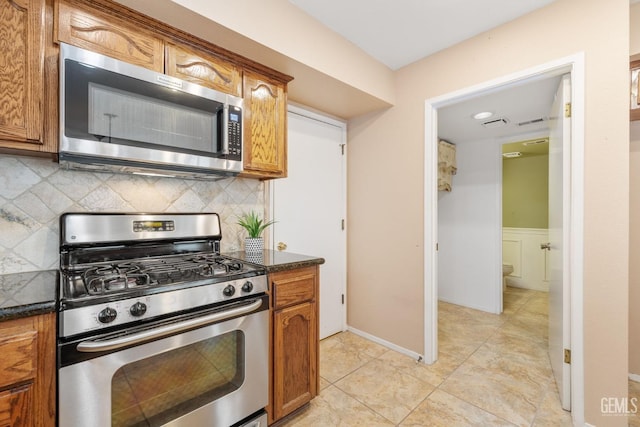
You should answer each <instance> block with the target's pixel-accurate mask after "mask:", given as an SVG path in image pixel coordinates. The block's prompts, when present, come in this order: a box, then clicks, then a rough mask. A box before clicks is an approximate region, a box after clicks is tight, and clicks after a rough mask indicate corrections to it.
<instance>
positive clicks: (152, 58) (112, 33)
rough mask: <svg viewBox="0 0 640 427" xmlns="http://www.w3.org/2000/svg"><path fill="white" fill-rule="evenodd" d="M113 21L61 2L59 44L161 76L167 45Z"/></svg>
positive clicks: (59, 7) (59, 9)
mask: <svg viewBox="0 0 640 427" xmlns="http://www.w3.org/2000/svg"><path fill="white" fill-rule="evenodd" d="M134 28H135V27H132V24H129V25H127V24H126V23H124V22H122V21H120V20H118V19H117V18H114V17H108V18H107V17H103V16H102V15H100V14H99V13H98V12H93V11H88V10H85V9H81V8H78V7H77V6H75V5H74V6H71V5H69V4H68V3H65V2H60V3H59V5H58V40H59V41H61V42H65V43H68V44H71V45H74V46H78V47H81V48H84V49H87V50H90V51H93V52H98V53H101V54H103V55H106V56H109V57H112V58H116V59H120V60H122V61H125V62H128V63H130V64H134V65H139V66H141V67H145V68H149V69H151V70H154V71H157V72H159V73H162V72H163V71H164V44H163V41H162V40H161V39H159V38H156V37H154V36H153V35H152V34H151V33H147V32H145V31H136V30H135V29H134Z"/></svg>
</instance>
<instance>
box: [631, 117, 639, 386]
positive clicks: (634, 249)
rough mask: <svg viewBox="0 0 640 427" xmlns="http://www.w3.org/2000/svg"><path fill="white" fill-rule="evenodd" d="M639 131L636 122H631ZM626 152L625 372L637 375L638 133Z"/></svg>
mask: <svg viewBox="0 0 640 427" xmlns="http://www.w3.org/2000/svg"><path fill="white" fill-rule="evenodd" d="M634 126H636V127H637V128H638V129H637V131H636V132H638V134H640V123H635V124H634ZM638 136H639V138H637V139H633V140H632V141H631V143H630V151H631V153H630V155H629V164H630V170H629V184H630V189H629V213H630V215H629V239H630V241H629V260H630V262H629V373H631V374H634V375H640V303H639V302H640V263H639V262H638V260H639V259H640V135H638Z"/></svg>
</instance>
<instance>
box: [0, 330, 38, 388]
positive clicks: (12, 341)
mask: <svg viewBox="0 0 640 427" xmlns="http://www.w3.org/2000/svg"><path fill="white" fill-rule="evenodd" d="M2 332H4V331H2ZM36 336H37V332H36V331H26V332H20V333H17V334H14V335H5V336H3V337H1V338H0V354H1V355H2V357H1V358H0V388H2V387H6V386H9V385H11V384H15V383H18V382H21V381H26V380H30V379H32V378H34V376H35V366H36V363H35V362H36Z"/></svg>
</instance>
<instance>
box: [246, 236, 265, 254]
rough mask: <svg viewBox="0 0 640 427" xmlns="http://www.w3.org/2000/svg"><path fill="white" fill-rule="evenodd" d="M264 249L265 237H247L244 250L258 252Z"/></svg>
mask: <svg viewBox="0 0 640 427" xmlns="http://www.w3.org/2000/svg"><path fill="white" fill-rule="evenodd" d="M262 249H264V238H263V237H246V238H245V239H244V251H245V253H248V254H258V253H260V254H261V253H262Z"/></svg>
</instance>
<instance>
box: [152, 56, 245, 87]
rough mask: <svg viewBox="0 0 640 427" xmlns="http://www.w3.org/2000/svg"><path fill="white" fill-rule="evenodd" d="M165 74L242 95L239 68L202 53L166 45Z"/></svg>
mask: <svg viewBox="0 0 640 427" xmlns="http://www.w3.org/2000/svg"><path fill="white" fill-rule="evenodd" d="M165 73H166V74H168V75H170V76H173V77H177V78H179V79H182V80H186V81H188V82H192V83H196V84H198V85H200V86H205V87H208V88H211V89H215V90H219V91H221V92H224V93H228V94H231V95H235V96H241V95H242V72H241V70H240V68H239V67H237V66H235V65H234V64H232V63H230V62H228V61H225V60H223V59H220V58H217V57H215V56H212V55H208V54H206V53H204V52H196V51H193V50H191V49H188V48H185V47H180V46H176V45H175V44H172V43H167V46H166V50H165Z"/></svg>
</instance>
